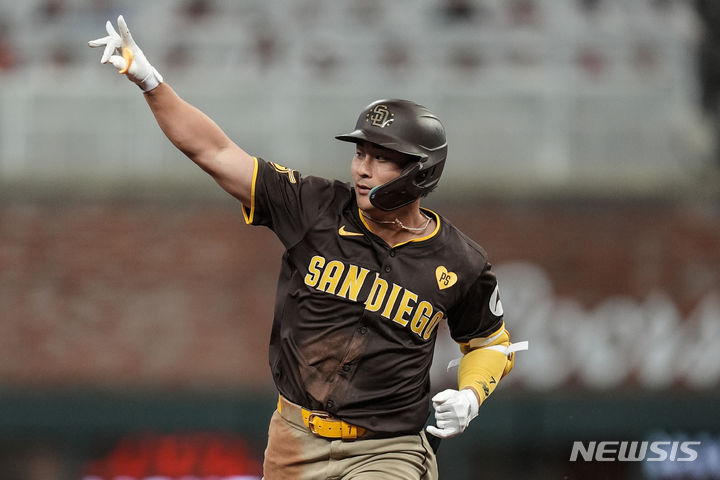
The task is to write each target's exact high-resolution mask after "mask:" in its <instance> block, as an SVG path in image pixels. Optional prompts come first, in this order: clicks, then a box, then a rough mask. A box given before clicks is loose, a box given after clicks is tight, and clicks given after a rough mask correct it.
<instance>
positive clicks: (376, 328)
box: [243, 159, 503, 436]
mask: <svg viewBox="0 0 720 480" xmlns="http://www.w3.org/2000/svg"><path fill="white" fill-rule="evenodd" d="M423 211H424V212H425V213H426V214H427V215H430V216H432V217H433V218H434V220H435V222H436V228H435V230H434V231H433V232H432V233H431V234H429V235H427V236H424V237H422V238H417V239H414V240H412V241H408V242H405V243H403V244H400V245H395V246H390V245H388V244H387V243H385V242H384V241H383V240H382V239H380V238H379V237H378V236H376V235H374V234H373V233H372V231H371V230H370V229H369V228H368V225H367V224H366V223H365V220H364V218H363V217H362V216H361V215H360V211H359V208H358V206H357V203H356V200H355V194H354V191H353V189H352V187H351V186H350V185H348V184H346V183H342V182H340V181H332V180H327V179H323V178H319V177H313V176H307V177H303V176H302V175H300V174H299V173H298V172H296V171H294V170H291V169H288V168H286V167H283V166H281V165H278V164H275V163H272V162H266V161H264V160H262V159H256V164H255V174H254V178H253V186H252V200H251V203H250V205H243V214H244V216H245V221H246V222H247V223H249V224H252V225H264V226H266V227H268V228H270V229H272V231H273V232H275V234H276V235H277V236H278V238H279V239H280V241H281V242H282V243H283V245H284V246H285V248H286V251H285V253H284V254H283V257H282V267H281V271H280V278H279V281H278V286H277V297H276V300H275V313H274V319H273V326H272V334H271V338H270V367H271V369H272V374H273V377H274V381H275V384H276V386H277V388H278V391H279V392H280V393H281V394H282V395H283V396H285V397H286V398H287V399H288V400H290V401H292V402H294V403H297V404H299V405H302V406H304V407H306V408H309V409H314V410H322V411H326V412H328V413H330V414H332V415H334V416H336V417H338V418H341V419H343V420H345V421H347V422H350V423H352V424H354V425H357V426H360V427H364V428H366V429H367V430H369V431H370V432H372V433H373V434H374V435H376V436H392V435H397V434H406V433H417V432H418V431H420V430H421V429H422V428H423V425H424V424H425V422H426V420H427V418H428V415H429V403H430V402H429V394H430V375H429V371H430V366H431V363H432V358H433V350H434V345H435V338H436V332H437V326H438V324H439V323H440V322H441V321H442V320H447V322H448V325H449V328H450V332H451V335H452V337H453V339H454V340H455V341H457V342H461V343H462V342H468V341H469V340H470V339H472V338H478V337H486V336H488V335H490V334H491V333H493V332H494V331H495V330H497V329H498V328H500V326H501V325H502V322H503V319H502V309H501V308H498V307H497V306H498V305H499V303H498V294H497V281H496V278H495V275H494V273H493V272H492V270H491V266H490V264H489V263H488V261H487V255H486V253H485V251H484V250H483V249H482V248H481V247H480V246H479V245H478V244H476V243H475V242H474V241H472V240H471V239H470V238H468V237H467V236H465V235H464V234H463V233H461V232H460V231H459V230H458V229H457V228H456V227H454V226H453V225H452V224H451V223H450V222H448V221H447V220H446V219H445V218H444V217H442V216H440V215H438V214H437V213H435V212H432V211H430V210H427V209H423Z"/></svg>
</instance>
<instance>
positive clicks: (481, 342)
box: [458, 322, 510, 353]
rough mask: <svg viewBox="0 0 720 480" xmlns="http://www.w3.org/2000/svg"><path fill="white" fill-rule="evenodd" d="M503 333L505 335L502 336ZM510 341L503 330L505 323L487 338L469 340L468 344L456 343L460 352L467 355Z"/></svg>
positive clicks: (507, 334)
mask: <svg viewBox="0 0 720 480" xmlns="http://www.w3.org/2000/svg"><path fill="white" fill-rule="evenodd" d="M503 333H505V335H503ZM509 341H510V334H509V333H508V332H507V330H505V322H503V323H502V325H500V328H498V329H497V330H495V331H494V332H493V333H491V334H490V335H488V336H487V337H479V338H471V339H470V341H468V342H462V343H458V345H459V346H460V351H461V352H462V353H468V352H470V351H472V350H475V349H478V348H483V347H490V346H492V345H501V344H503V343H504V342H509Z"/></svg>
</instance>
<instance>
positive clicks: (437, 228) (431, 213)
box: [358, 207, 440, 248]
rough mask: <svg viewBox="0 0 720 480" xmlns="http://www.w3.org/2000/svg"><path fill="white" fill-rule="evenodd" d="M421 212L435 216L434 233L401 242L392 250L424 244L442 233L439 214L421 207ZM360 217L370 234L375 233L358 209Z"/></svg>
mask: <svg viewBox="0 0 720 480" xmlns="http://www.w3.org/2000/svg"><path fill="white" fill-rule="evenodd" d="M420 210H422V211H423V212H425V213H427V214H430V215H432V216H433V218H434V219H435V229H434V230H433V231H432V232H430V233H429V234H428V235H425V236H424V237H418V238H411V239H410V240H406V241H404V242H401V243H398V244H395V245H391V247H392V248H397V247H399V246H401V245H405V244H407V243H415V242H423V241H425V240H428V239H430V238H432V237H434V236H435V235H437V233H438V232H439V231H440V215H438V214H437V213H435V212H433V211H432V210H430V209H427V208H424V207H420ZM358 217H359V218H360V221H361V222H362V223H363V225H364V226H365V228H366V229H367V230H368V231H369V232H372V233H375V232H373V231H372V228H370V225H369V224H368V223H367V220H365V217H364V216H363V214H362V212H361V211H360V207H358Z"/></svg>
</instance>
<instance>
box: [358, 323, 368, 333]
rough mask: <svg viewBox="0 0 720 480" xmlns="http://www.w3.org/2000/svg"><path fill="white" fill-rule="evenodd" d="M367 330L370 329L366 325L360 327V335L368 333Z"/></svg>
mask: <svg viewBox="0 0 720 480" xmlns="http://www.w3.org/2000/svg"><path fill="white" fill-rule="evenodd" d="M367 331H368V328H367V327H366V326H364V325H363V326H362V327H360V328H358V332H360V335H365V334H366V333H367Z"/></svg>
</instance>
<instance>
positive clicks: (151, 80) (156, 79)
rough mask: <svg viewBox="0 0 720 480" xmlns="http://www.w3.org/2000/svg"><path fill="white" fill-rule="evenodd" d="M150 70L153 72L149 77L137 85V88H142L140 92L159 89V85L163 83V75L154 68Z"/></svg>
mask: <svg viewBox="0 0 720 480" xmlns="http://www.w3.org/2000/svg"><path fill="white" fill-rule="evenodd" d="M150 68H151V71H150V73H149V74H148V76H147V77H145V78H143V79H142V80H141V81H140V82H138V83H137V86H138V87H140V90H142V91H143V92H145V93H147V92H149V91H150V90H153V89H155V88H157V87H158V85H160V84H161V83H162V82H163V77H162V75H160V72H158V71H157V70H156V69H155V67H153V66H151V67H150Z"/></svg>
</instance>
